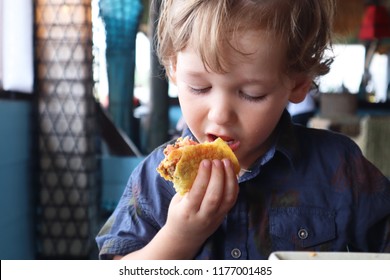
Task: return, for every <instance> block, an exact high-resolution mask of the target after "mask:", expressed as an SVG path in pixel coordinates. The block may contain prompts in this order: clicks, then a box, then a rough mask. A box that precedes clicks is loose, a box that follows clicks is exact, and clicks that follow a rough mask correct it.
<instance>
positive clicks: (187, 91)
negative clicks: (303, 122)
mask: <svg viewBox="0 0 390 280" xmlns="http://www.w3.org/2000/svg"><path fill="white" fill-rule="evenodd" d="M261 37H262V36H261V33H259V32H257V33H255V32H246V33H243V36H241V37H240V38H239V40H238V42H236V44H237V45H235V47H238V48H239V49H240V50H243V51H244V52H245V53H250V54H249V55H248V56H245V57H243V56H242V55H240V54H238V53H237V52H234V51H233V50H230V51H229V53H228V54H229V59H230V62H231V66H230V67H229V68H228V69H227V70H228V72H227V73H224V74H221V73H215V72H212V71H207V70H206V69H205V67H204V65H203V62H202V60H201V58H200V56H199V55H198V54H197V52H195V51H193V50H192V49H191V48H186V49H185V50H184V51H182V52H180V53H178V56H177V63H176V65H175V67H174V69H173V71H172V73H171V74H172V78H173V81H174V82H175V83H176V85H177V87H178V91H179V93H178V95H179V101H180V105H181V108H182V112H183V116H184V118H185V121H186V123H187V125H188V126H189V128H190V129H191V131H192V132H193V133H194V135H195V137H196V138H197V139H198V140H199V141H200V142H206V141H212V140H214V139H215V138H216V137H221V138H222V139H224V140H225V141H227V142H228V143H229V145H230V147H231V148H232V150H233V151H234V152H235V154H236V156H237V158H238V160H239V161H240V164H241V167H243V168H249V167H250V165H251V164H252V163H253V162H254V161H255V160H256V159H257V158H258V157H259V156H261V155H263V154H264V153H265V152H266V150H267V149H268V148H269V142H270V141H269V140H270V137H271V136H272V132H273V131H274V128H275V126H276V124H277V123H278V121H279V119H280V116H281V114H282V112H283V110H284V108H285V107H286V105H287V103H288V101H289V100H291V101H293V102H297V101H301V99H303V98H304V96H305V94H306V92H307V90H308V87H309V86H310V80H308V79H305V80H304V79H302V78H301V79H300V80H299V79H298V78H296V79H295V78H293V77H288V76H286V75H285V74H283V73H284V72H283V71H282V69H284V68H283V66H284V64H283V63H284V57H285V56H284V53H285V52H284V49H283V47H282V46H280V44H279V45H278V44H276V41H274V40H271V39H267V40H262V38H261ZM296 76H297V77H298V75H296ZM306 84H307V85H306Z"/></svg>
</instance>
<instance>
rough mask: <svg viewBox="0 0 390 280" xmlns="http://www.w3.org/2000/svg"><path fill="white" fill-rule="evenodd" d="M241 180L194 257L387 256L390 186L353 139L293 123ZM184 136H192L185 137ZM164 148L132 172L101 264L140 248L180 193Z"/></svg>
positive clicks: (284, 122)
mask: <svg viewBox="0 0 390 280" xmlns="http://www.w3.org/2000/svg"><path fill="white" fill-rule="evenodd" d="M276 129H277V131H276V132H277V134H278V137H277V140H276V142H275V143H274V145H273V147H272V148H271V149H270V150H269V151H268V152H267V153H266V154H265V155H264V156H263V157H262V158H260V159H259V160H258V161H257V162H256V163H255V164H254V165H253V166H252V168H251V169H250V170H248V171H247V172H246V173H245V174H244V175H242V176H241V177H240V178H239V187H240V192H239V195H238V199H237V203H236V205H235V206H234V207H233V208H232V209H231V211H230V212H229V213H228V215H227V216H226V217H225V220H224V221H223V223H222V225H221V226H220V227H219V228H218V229H217V231H216V232H215V233H214V234H213V235H212V236H210V237H209V239H208V240H207V241H206V242H205V244H204V245H203V246H202V248H201V249H200V250H199V252H198V254H197V256H196V259H267V258H268V257H269V255H270V253H272V252H274V251H292V250H294V251H309V250H310V251H363V252H390V182H389V180H388V179H387V178H386V177H385V176H383V175H382V173H381V172H380V171H379V170H378V169H377V168H376V167H374V166H373V165H372V164H371V163H370V162H369V161H368V160H367V159H366V158H364V157H363V155H362V153H361V151H360V149H359V148H358V146H357V145H356V144H355V143H354V142H353V141H352V140H350V139H349V138H348V137H346V136H344V135H341V134H337V133H334V132H330V131H326V130H318V129H310V128H306V127H303V126H298V125H294V124H292V123H291V119H290V116H289V115H288V113H287V112H285V113H284V114H283V116H282V118H281V120H280V122H279V124H278V126H277V128H276ZM184 134H185V135H191V132H189V131H186V132H185V133H184ZM165 147H166V144H165V145H162V146H161V147H159V148H157V149H156V150H155V151H154V152H152V153H151V154H150V155H149V156H148V157H147V158H146V159H145V160H144V161H143V162H142V163H141V164H140V165H139V166H138V167H137V168H136V169H135V170H134V171H133V173H132V174H131V176H130V179H129V181H128V183H127V186H126V188H125V191H124V193H123V196H122V198H121V199H120V201H119V203H118V206H117V208H116V209H115V211H114V212H113V213H112V215H111V216H110V218H109V219H108V220H107V222H106V224H105V225H104V226H103V228H102V229H101V231H100V232H99V234H98V236H97V237H96V241H97V244H98V247H99V250H100V254H99V257H100V258H101V259H109V258H112V256H113V255H125V254H128V253H130V252H132V251H135V250H138V249H141V248H142V247H144V246H145V245H147V244H148V242H149V241H150V240H151V239H152V238H153V237H154V236H155V235H156V233H157V232H158V231H159V229H160V228H161V227H162V226H163V225H164V224H165V222H166V217H167V212H168V207H169V203H170V201H171V198H172V196H173V195H174V194H175V191H174V189H173V186H172V183H171V182H168V181H165V180H164V179H162V178H161V177H160V175H159V174H158V173H157V172H156V168H157V166H158V164H159V163H160V161H161V160H162V159H163V158H164V155H163V149H164V148H165Z"/></svg>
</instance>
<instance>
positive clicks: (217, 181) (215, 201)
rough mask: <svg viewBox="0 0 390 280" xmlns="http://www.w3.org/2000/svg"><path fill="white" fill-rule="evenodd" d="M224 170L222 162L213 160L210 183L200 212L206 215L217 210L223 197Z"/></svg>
mask: <svg viewBox="0 0 390 280" xmlns="http://www.w3.org/2000/svg"><path fill="white" fill-rule="evenodd" d="M224 184H225V170H224V166H223V163H222V161H220V160H213V162H212V169H211V176H210V182H209V185H208V187H207V190H206V194H205V196H204V199H203V201H202V205H201V211H204V213H205V214H206V215H208V214H212V213H214V212H215V211H217V210H218V208H219V207H220V205H221V202H222V198H223V195H224Z"/></svg>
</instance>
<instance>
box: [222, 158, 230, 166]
mask: <svg viewBox="0 0 390 280" xmlns="http://www.w3.org/2000/svg"><path fill="white" fill-rule="evenodd" d="M223 164H224V165H225V167H230V165H231V163H230V160H228V159H226V158H225V159H223Z"/></svg>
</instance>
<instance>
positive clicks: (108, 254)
mask: <svg viewBox="0 0 390 280" xmlns="http://www.w3.org/2000/svg"><path fill="white" fill-rule="evenodd" d="M162 158H163V153H162V150H161V149H158V150H156V151H155V152H153V153H152V154H151V155H150V156H148V157H147V158H146V159H145V160H144V161H143V162H141V164H140V165H139V166H138V167H137V168H136V169H135V170H134V171H133V173H132V174H131V176H130V178H129V180H128V183H127V185H126V188H125V190H124V193H123V195H122V197H121V199H120V201H119V203H118V205H117V207H116V209H115V210H114V212H113V213H112V215H111V216H110V217H109V219H108V220H107V221H106V223H105V224H104V225H103V227H102V228H101V230H100V232H99V233H98V235H97V237H96V242H97V245H98V248H99V258H100V259H112V258H113V257H114V256H115V255H119V256H123V255H127V254H129V253H131V252H134V251H136V250H139V249H141V248H142V247H144V246H145V245H147V244H148V243H149V242H150V241H151V240H152V239H153V237H154V236H155V235H156V233H157V232H158V231H159V230H160V228H161V227H162V226H163V225H164V224H165V222H166V216H167V212H168V207H169V203H170V201H171V199H172V197H173V195H174V193H175V192H174V189H173V187H172V184H170V182H167V181H165V180H164V179H162V178H161V177H160V175H159V174H158V173H157V171H156V168H157V166H158V164H159V162H160V161H161V160H162Z"/></svg>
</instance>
